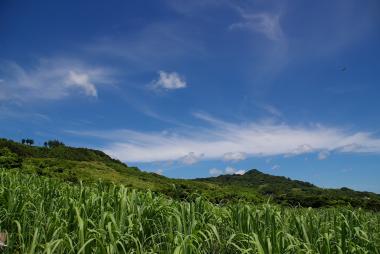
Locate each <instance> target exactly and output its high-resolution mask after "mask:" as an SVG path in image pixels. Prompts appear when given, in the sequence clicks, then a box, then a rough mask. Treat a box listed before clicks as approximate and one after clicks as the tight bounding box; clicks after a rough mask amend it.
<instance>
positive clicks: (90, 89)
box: [67, 71, 98, 97]
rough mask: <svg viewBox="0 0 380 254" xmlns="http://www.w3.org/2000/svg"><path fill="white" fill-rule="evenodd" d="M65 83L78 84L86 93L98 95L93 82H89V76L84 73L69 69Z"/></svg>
mask: <svg viewBox="0 0 380 254" xmlns="http://www.w3.org/2000/svg"><path fill="white" fill-rule="evenodd" d="M67 84H68V85H72V86H78V87H80V88H82V89H83V90H84V92H85V94H86V95H89V96H94V97H97V96H98V92H97V90H96V87H95V85H94V84H93V83H91V82H90V77H89V75H88V74H86V73H78V72H75V71H69V75H68V79H67Z"/></svg>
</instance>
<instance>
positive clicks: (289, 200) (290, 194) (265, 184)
mask: <svg viewBox="0 0 380 254" xmlns="http://www.w3.org/2000/svg"><path fill="white" fill-rule="evenodd" d="M196 180H197V181H200V182H207V183H215V184H219V185H220V186H241V187H247V188H251V189H253V190H255V191H257V192H258V193H259V194H261V195H264V196H270V197H271V198H273V200H274V201H275V202H276V203H281V204H287V205H292V206H295V205H302V206H310V207H323V206H337V205H347V204H350V205H351V206H355V207H366V208H375V209H377V210H379V209H380V202H379V201H380V195H378V194H375V193H371V192H359V191H354V190H351V189H349V188H341V189H324V188H319V187H317V186H315V185H313V184H311V183H308V182H303V181H298V180H292V179H290V178H287V177H284V176H273V175H269V174H265V173H262V172H260V171H258V170H256V169H252V170H249V171H247V172H246V173H245V174H243V175H221V176H217V177H209V178H199V179H196Z"/></svg>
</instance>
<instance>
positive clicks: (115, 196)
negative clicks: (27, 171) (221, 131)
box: [0, 171, 380, 254]
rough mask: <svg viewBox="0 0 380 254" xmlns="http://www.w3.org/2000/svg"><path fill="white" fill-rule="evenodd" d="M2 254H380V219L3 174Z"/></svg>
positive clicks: (0, 208)
mask: <svg viewBox="0 0 380 254" xmlns="http://www.w3.org/2000/svg"><path fill="white" fill-rule="evenodd" d="M0 232H7V233H8V238H9V239H8V242H7V244H8V247H6V248H5V249H4V250H3V251H4V253H83V254H86V253H186V254H187V253H324V254H328V253H380V215H379V214H376V213H372V212H366V211H363V210H351V209H347V208H341V209H337V208H331V209H301V208H294V209H291V208H283V207H280V206H274V205H269V204H267V205H260V206H252V205H249V204H234V205H228V206H216V205H213V204H211V203H209V202H207V201H205V200H203V199H202V198H201V197H199V198H197V199H196V200H195V201H193V202H179V201H174V200H171V199H169V198H166V197H164V196H162V195H157V194H153V193H152V192H150V191H146V192H137V191H135V190H131V189H127V188H125V187H123V186H118V185H110V184H103V183H97V184H88V185H86V186H83V185H81V184H80V185H72V184H68V183H64V182H60V181H58V180H54V179H49V178H44V177H38V176H33V175H23V174H20V173H17V172H11V171H0Z"/></svg>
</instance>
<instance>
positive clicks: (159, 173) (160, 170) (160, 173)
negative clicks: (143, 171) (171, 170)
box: [155, 169, 164, 175]
mask: <svg viewBox="0 0 380 254" xmlns="http://www.w3.org/2000/svg"><path fill="white" fill-rule="evenodd" d="M155 173H156V174H158V175H162V174H163V173H164V170H163V169H157V170H156V172H155Z"/></svg>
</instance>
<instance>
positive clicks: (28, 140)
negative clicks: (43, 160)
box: [25, 138, 34, 146]
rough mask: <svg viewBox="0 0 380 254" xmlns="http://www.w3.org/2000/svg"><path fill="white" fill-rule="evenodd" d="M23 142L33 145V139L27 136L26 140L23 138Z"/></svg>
mask: <svg viewBox="0 0 380 254" xmlns="http://www.w3.org/2000/svg"><path fill="white" fill-rule="evenodd" d="M25 143H26V144H27V145H30V146H31V145H33V144H34V140H33V139H30V138H27V139H26V140H25Z"/></svg>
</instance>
